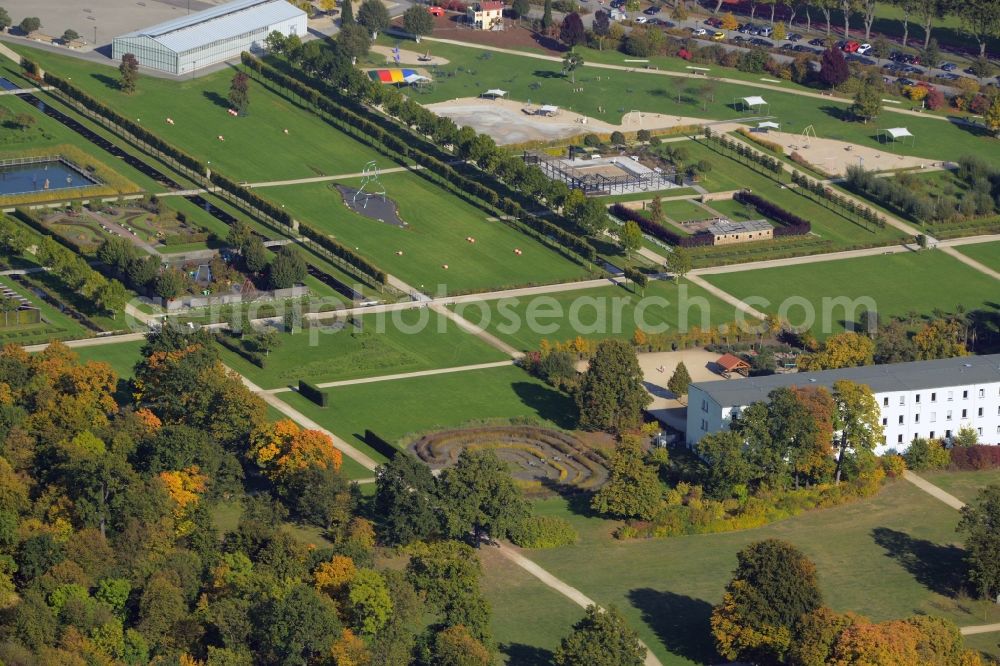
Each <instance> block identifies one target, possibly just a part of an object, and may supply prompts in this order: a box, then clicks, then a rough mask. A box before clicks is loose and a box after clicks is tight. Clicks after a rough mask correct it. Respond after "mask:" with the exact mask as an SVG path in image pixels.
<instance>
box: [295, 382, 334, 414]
mask: <svg viewBox="0 0 1000 666" xmlns="http://www.w3.org/2000/svg"><path fill="white" fill-rule="evenodd" d="M299 395H301V396H302V397H303V398H306V399H307V400H312V401H313V402H315V403H316V404H317V405H319V406H320V407H326V404H327V400H328V399H329V398H328V394H327V392H326V391H324V390H322V389H321V388H319V387H318V386H316V385H314V384H310V383H309V382H307V381H306V380H304V379H300V380H299Z"/></svg>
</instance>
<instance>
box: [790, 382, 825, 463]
mask: <svg viewBox="0 0 1000 666" xmlns="http://www.w3.org/2000/svg"><path fill="white" fill-rule="evenodd" d="M792 392H793V393H795V397H796V398H797V399H798V401H799V402H800V403H801V404H802V405H803V406H804V407H805V409H806V413H808V414H809V416H810V417H811V419H812V428H809V430H808V435H807V436H806V437H804V438H803V439H802V440H801V441H800V442H799V443H798V444H799V445H798V446H797V447H796V448H795V451H794V453H793V457H792V459H791V463H792V469H793V470H794V471H795V472H796V473H800V474H804V475H806V476H818V475H820V474H821V473H822V471H823V470H824V469H827V468H829V466H830V454H831V453H832V449H831V446H832V444H833V422H834V411H835V409H836V405H835V404H834V401H833V396H831V395H830V392H829V391H827V390H826V389H825V388H823V387H822V386H796V387H793V388H792Z"/></svg>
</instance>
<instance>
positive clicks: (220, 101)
mask: <svg viewBox="0 0 1000 666" xmlns="http://www.w3.org/2000/svg"><path fill="white" fill-rule="evenodd" d="M201 94H202V95H203V96H204V97H205V99H207V100H208V101H209V102H211V103H212V104H214V105H216V106H218V107H220V108H223V109H226V110H228V109H229V108H230V107H231V106H232V104H230V103H229V100H228V99H226V98H225V97H223V96H222V95H220V94H219V93H217V92H214V91H212V90H206V91H204V92H202V93H201Z"/></svg>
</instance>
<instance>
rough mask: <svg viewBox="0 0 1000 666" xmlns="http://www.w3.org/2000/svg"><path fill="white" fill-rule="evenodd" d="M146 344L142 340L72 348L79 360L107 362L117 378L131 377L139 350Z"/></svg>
mask: <svg viewBox="0 0 1000 666" xmlns="http://www.w3.org/2000/svg"><path fill="white" fill-rule="evenodd" d="M144 344H146V342H145V341H144V340H136V341H133V342H116V343H114V344H110V345H93V346H90V347H79V348H77V349H74V350H73V351H74V352H76V354H77V356H79V357H80V362H82V363H85V362H87V361H104V362H105V363H109V364H110V365H111V367H112V368H114V369H115V372H117V373H118V377H119V379H126V380H127V379H131V377H132V369H133V368H134V367H135V364H136V363H137V362H138V361H139V358H140V356H139V350H140V349H142V346H143V345H144Z"/></svg>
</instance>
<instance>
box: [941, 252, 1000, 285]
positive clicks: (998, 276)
mask: <svg viewBox="0 0 1000 666" xmlns="http://www.w3.org/2000/svg"><path fill="white" fill-rule="evenodd" d="M938 247H941V245H940V243H939V244H938ZM941 251H942V252H944V253H945V254H947V255H948V256H950V257H954V258H955V259H958V260H959V261H961V262H962V263H963V264H965V265H966V266H969V267H971V268H974V269H976V270H977V271H979V272H980V273H984V274H986V275H989V276H990V277H991V278H993V279H994V280H1000V273H997V272H996V271H995V270H993V269H992V268H990V267H989V266H987V265H986V264H983V263H980V262H978V261H976V260H975V259H973V258H972V257H969V256H967V255H964V254H962V253H961V252H959V251H958V250H956V249H955V248H953V247H948V246H944V247H941Z"/></svg>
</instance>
